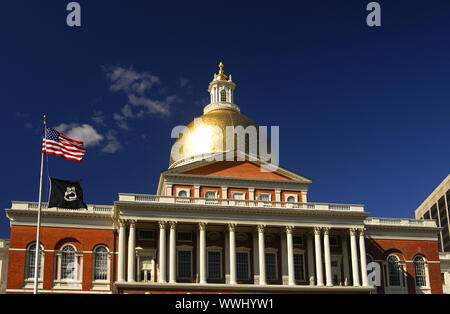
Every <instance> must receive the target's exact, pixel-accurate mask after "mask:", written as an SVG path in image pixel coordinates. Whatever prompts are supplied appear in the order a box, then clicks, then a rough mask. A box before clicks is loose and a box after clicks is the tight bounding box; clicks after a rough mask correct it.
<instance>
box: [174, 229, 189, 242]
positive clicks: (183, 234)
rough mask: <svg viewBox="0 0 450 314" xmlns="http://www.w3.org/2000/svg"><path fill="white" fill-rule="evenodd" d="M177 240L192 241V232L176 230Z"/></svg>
mask: <svg viewBox="0 0 450 314" xmlns="http://www.w3.org/2000/svg"><path fill="white" fill-rule="evenodd" d="M177 240H178V241H182V242H191V241H192V232H190V231H178V232H177Z"/></svg>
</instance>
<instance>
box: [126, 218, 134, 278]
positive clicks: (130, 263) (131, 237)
mask: <svg viewBox="0 0 450 314" xmlns="http://www.w3.org/2000/svg"><path fill="white" fill-rule="evenodd" d="M127 278H128V280H127V281H128V282H134V281H135V278H136V222H135V221H131V222H130V234H129V235H128V277H127Z"/></svg>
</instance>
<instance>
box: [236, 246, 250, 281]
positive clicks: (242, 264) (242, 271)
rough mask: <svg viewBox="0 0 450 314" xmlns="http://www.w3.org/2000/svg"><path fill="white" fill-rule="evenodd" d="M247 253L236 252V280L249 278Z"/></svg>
mask: <svg viewBox="0 0 450 314" xmlns="http://www.w3.org/2000/svg"><path fill="white" fill-rule="evenodd" d="M248 266H249V261H248V253H245V252H236V278H237V280H247V279H249V271H248V269H249V268H248Z"/></svg>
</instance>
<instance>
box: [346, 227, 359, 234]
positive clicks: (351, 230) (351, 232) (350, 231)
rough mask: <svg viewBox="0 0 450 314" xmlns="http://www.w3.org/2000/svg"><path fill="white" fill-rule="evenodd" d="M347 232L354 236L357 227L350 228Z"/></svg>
mask: <svg viewBox="0 0 450 314" xmlns="http://www.w3.org/2000/svg"><path fill="white" fill-rule="evenodd" d="M348 232H349V233H350V236H355V235H356V233H357V232H358V228H350V229H349V230H348Z"/></svg>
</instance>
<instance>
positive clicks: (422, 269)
mask: <svg viewBox="0 0 450 314" xmlns="http://www.w3.org/2000/svg"><path fill="white" fill-rule="evenodd" d="M413 262H414V275H415V278H416V286H417V287H426V286H427V271H426V261H425V258H424V257H423V256H421V255H418V256H416V257H415V258H414V261H413Z"/></svg>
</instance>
